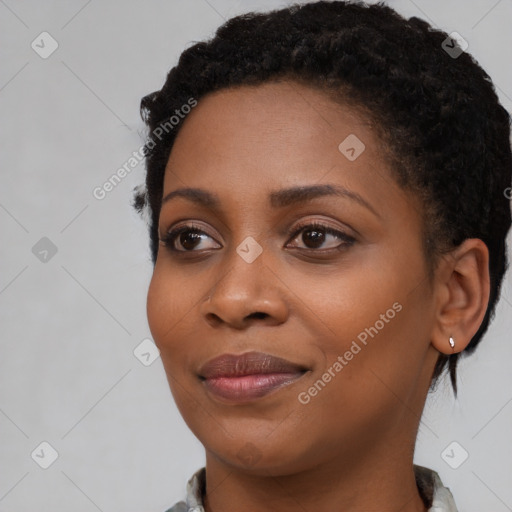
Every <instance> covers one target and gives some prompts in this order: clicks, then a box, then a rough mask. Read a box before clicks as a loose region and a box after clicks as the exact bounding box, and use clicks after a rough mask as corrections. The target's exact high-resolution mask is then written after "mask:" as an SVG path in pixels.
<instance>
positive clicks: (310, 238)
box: [292, 222, 355, 252]
mask: <svg viewBox="0 0 512 512" xmlns="http://www.w3.org/2000/svg"><path fill="white" fill-rule="evenodd" d="M297 235H299V236H297ZM292 236H293V238H294V240H299V241H301V242H302V243H303V244H304V245H305V247H303V248H304V249H307V250H317V249H319V248H320V247H322V246H323V245H324V244H325V243H326V241H329V240H332V239H334V243H333V242H331V243H329V245H328V246H327V247H325V248H324V249H326V250H327V251H328V250H330V249H338V250H341V249H344V248H346V247H348V246H350V245H352V244H353V243H354V242H355V239H354V238H353V237H351V236H349V235H347V234H346V233H343V232H342V231H338V230H337V229H333V228H331V227H330V226H327V225H325V224H321V223H317V222H315V223H310V224H307V225H305V226H301V227H299V228H298V229H297V230H296V231H295V232H294V234H293V235H292ZM336 239H337V240H338V243H336ZM340 241H341V242H340ZM296 248H298V249H301V247H296ZM320 252H322V251H320Z"/></svg>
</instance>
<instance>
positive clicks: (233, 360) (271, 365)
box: [199, 352, 307, 379]
mask: <svg viewBox="0 0 512 512" xmlns="http://www.w3.org/2000/svg"><path fill="white" fill-rule="evenodd" d="M306 370H307V368H306V367H304V366H302V365H299V364H296V363H292V362H291V361H287V360H286V359H282V358H280V357H276V356H273V355H271V354H266V353H263V352H245V353H244V354H240V355H236V354H222V355H220V356H218V357H215V358H213V359H210V360H209V361H207V362H206V363H205V364H204V365H203V366H202V367H201V369H200V370H199V376H200V377H202V378H203V379H212V378H217V377H242V376H244V375H260V374H264V373H298V372H304V371H306Z"/></svg>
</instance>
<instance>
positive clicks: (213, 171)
mask: <svg viewBox="0 0 512 512" xmlns="http://www.w3.org/2000/svg"><path fill="white" fill-rule="evenodd" d="M322 182H329V183H332V182H335V183H338V184H339V185H342V186H344V187H345V188H347V189H352V190H355V191H356V192H364V193H365V194H366V196H367V197H368V196H369V198H370V201H372V202H374V203H377V205H378V204H379V203H382V202H383V194H382V192H383V190H384V188H385V187H387V188H389V189H391V188H395V189H396V188H397V186H396V183H395V181H394V179H392V177H391V172H390V169H389V168H388V165H387V163H386V162H385V159H384V156H383V151H382V144H381V141H380V140H379V139H378V137H377V135H376V133H375V132H374V130H373V129H372V126H371V123H370V122H369V121H368V119H367V118H365V117H364V116H363V115H361V114H360V113H359V112H358V109H356V108H355V107H354V106H351V105H350V104H346V105H345V104H341V103H338V102H334V101H333V100H332V99H331V98H330V97H329V96H328V95H327V94H325V93H323V92H322V91H320V90H318V89H316V88H313V87H308V86H305V85H302V84H299V83H296V82H290V81H284V82H269V83H264V84H261V85H257V86H240V87H237V88H233V89H223V90H220V91H216V92H214V93H210V94H208V95H207V96H205V97H203V98H201V99H200V101H199V103H198V105H197V107H195V108H194V110H193V111H192V112H191V113H190V114H189V115H188V116H187V118H186V119H185V121H184V122H183V125H182V126H181V128H180V131H179V133H178V136H177V138H176V141H175V143H174V146H173V149H172V151H171V154H170V157H169V161H168V163H167V168H166V174H165V179H164V190H163V195H164V196H165V195H166V194H168V193H169V192H170V191H172V190H173V189H176V188H178V187H183V186H188V187H200V188H205V189H208V190H211V191H215V192H216V194H217V195H219V196H220V197H221V198H222V197H225V198H232V197H233V196H237V197H239V198H240V197H242V196H244V195H247V197H249V196H250V197H251V198H254V196H255V195H257V194H258V192H261V194H262V195H264V196H265V200H266V197H267V195H268V191H269V190H275V189H278V188H283V187H291V186H294V185H295V186H301V185H311V184H321V183H322ZM384 192H385V193H387V194H388V195H389V194H390V193H391V191H390V190H387V191H386V190H384ZM396 192H397V191H396V190H394V191H393V193H394V194H396Z"/></svg>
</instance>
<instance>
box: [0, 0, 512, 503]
mask: <svg viewBox="0 0 512 512" xmlns="http://www.w3.org/2000/svg"><path fill="white" fill-rule="evenodd" d="M287 3H289V2H284V1H277V0H274V1H270V0H268V1H262V0H259V1H256V0H255V1H244V2H235V1H230V0H187V1H185V0H183V1H177V0H173V1H163V0H158V1H157V0H153V1H147V2H142V1H134V0H131V1H129V2H127V1H125V2H113V1H112V0H110V1H102V2H99V1H91V0H89V1H82V0H81V1H67V2H64V1H53V2H50V1H46V2H38V1H36V0H30V1H25V2H16V1H14V0H5V1H4V0H0V29H1V30H0V56H1V62H2V66H1V68H0V108H1V111H0V115H1V120H2V123H1V130H2V132H1V140H2V143H1V147H2V158H1V166H2V171H1V176H2V186H1V188H0V221H1V238H2V243H1V244H0V258H1V262H2V263H1V272H0V326H1V338H0V343H1V358H0V512H8V511H17V512H25V511H29V510H30V511H33V510H42V511H46V510H48V511H49V510H62V511H63V510H74V511H75V512H94V511H97V510H100V511H103V512H110V511H121V510H122V511H124V512H135V511H140V510H147V511H155V512H163V510H165V509H166V508H167V507H169V506H171V505H172V504H173V503H174V502H175V501H177V500H178V499H181V498H182V497H183V496H184V491H185V483H186V480H187V479H188V478H189V477H190V475H191V474H192V472H194V471H195V470H196V469H198V468H199V467H201V466H202V465H203V463H204V454H203V449H202V446H201V445H200V443H199V442H198V441H197V440H196V439H195V438H194V437H193V436H192V434H191V433H189V431H188V429H187V427H186V426H185V424H184V422H183V420H182V419H181V417H180V415H179V413H178V412H177V410H176V408H175V405H174V403H173V400H172V397H171V394H170V391H169V389H168V385H167V381H166V378H165V374H164V371H163V368H162V364H161V360H160V359H159V358H157V359H156V360H155V361H154V362H153V363H152V364H151V365H149V366H145V365H144V364H142V362H141V361H140V360H139V359H137V358H136V357H135V356H134V353H133V351H134V349H135V348H136V347H137V346H138V345H139V344H140V343H141V341H142V340H144V339H145V338H148V337H150V332H149V328H148V325H147V319H146V310H145V300H146V291H147V286H148V283H149V279H150V276H151V269H152V267H151V263H150V260H149V249H148V238H147V233H146V227H145V224H144V221H143V220H142V219H140V218H139V217H138V216H137V215H136V214H135V212H134V211H132V209H131V207H130V205H129V203H130V200H131V196H132V189H133V187H135V186H136V185H138V184H139V183H141V182H142V181H143V178H144V168H143V164H139V165H137V166H136V167H135V168H134V169H133V170H132V171H131V172H130V173H129V174H128V176H127V177H126V178H125V179H124V180H123V181H122V182H121V183H120V184H119V185H118V186H117V187H116V188H115V189H114V190H112V191H111V192H110V193H109V194H107V196H106V197H105V198H104V199H103V200H98V199H96V198H95V197H94V196H93V193H92V192H93V190H94V188H95V187H98V186H101V185H102V184H103V183H104V182H105V181H106V180H107V179H108V178H109V177H110V176H111V175H112V174H113V173H115V172H116V170H117V169H118V168H119V167H121V166H122V165H123V164H124V163H125V162H127V160H128V159H129V158H130V156H132V153H133V152H134V151H137V150H138V149H139V148H140V146H141V144H142V142H143V139H142V135H143V133H144V131H143V130H144V126H143V123H142V121H141V119H140V117H139V102H140V98H141V97H142V96H143V95H145V94H147V93H149V92H151V91H154V90H156V89H159V88H160V87H161V86H162V84H163V81H164V79H165V76H166V73H167V71H168V70H169V69H170V68H171V67H172V65H174V63H175V62H176V59H177V57H178V56H179V54H180V53H181V51H182V50H183V49H184V48H185V47H187V46H188V45H190V44H191V42H193V41H198V40H201V39H203V38H205V37H209V36H210V35H212V34H213V31H214V30H215V28H217V26H219V25H220V24H221V23H222V22H223V21H224V19H226V18H228V17H230V16H232V15H235V14H238V13H241V12H245V11H248V10H253V9H254V10H265V9H268V8H273V7H278V6H281V5H285V4H287ZM388 3H389V5H391V6H392V7H394V8H395V9H397V10H398V11H399V12H400V13H402V14H404V15H407V16H419V17H422V18H424V19H427V20H428V21H430V22H431V23H432V24H433V25H434V26H436V27H440V28H443V29H444V30H446V31H447V32H452V31H457V32H458V33H460V34H461V35H462V36H463V37H464V38H465V39H466V40H467V41H468V43H469V48H468V51H469V52H470V53H471V54H472V55H474V56H475V58H476V59H477V60H478V61H479V62H480V63H481V64H482V66H483V67H484V68H485V69H486V70H487V71H488V72H489V74H490V75H491V77H492V78H493V80H494V81H495V84H496V86H497V90H498V93H499V96H500V99H501V101H502V103H503V105H504V106H505V107H506V108H507V109H508V110H509V111H510V110H511V109H512V100H511V98H512V68H511V66H510V50H511V49H512V31H511V30H510V22H511V21H512V3H511V2H510V0H501V1H496V0H489V1H481V2H467V1H466V2H465V1H463V0H458V1H447V0H443V1H437V0H436V1H427V0H415V1H412V0H397V1H389V2H388ZM43 31H47V32H49V33H50V34H51V36H52V37H53V38H54V39H55V40H56V41H57V42H58V45H59V46H58V48H57V50H56V51H55V52H54V53H53V54H51V55H50V56H49V57H47V58H42V57H40V55H39V54H38V53H36V51H34V50H33V49H32V47H31V43H32V41H34V40H35V41H36V43H37V42H38V41H39V45H40V47H42V46H43V45H44V49H45V51H47V50H48V49H49V48H50V43H49V40H48V39H46V40H45V42H44V43H41V42H40V41H41V37H39V35H40V34H41V33H42V32H43ZM42 50H43V48H41V49H40V51H42ZM43 237H47V238H48V239H49V240H51V242H52V244H54V246H55V247H56V249H57V252H56V254H54V255H53V256H52V253H51V252H49V253H48V255H47V256H46V261H41V258H44V253H43V252H41V251H43V250H44V248H45V247H47V246H48V244H49V242H48V241H47V240H43V241H42V242H40V240H41V239H42V238H43ZM38 243H39V244H42V246H41V245H36V244H38ZM45 244H46V245H45ZM34 246H36V249H33V247H34ZM34 252H35V253H36V254H34ZM511 304H512V291H511V278H510V275H508V276H507V282H506V284H505V291H504V296H503V298H502V300H501V301H500V304H499V307H498V311H497V315H496V319H495V321H494V323H493V325H492V328H491V329H490V331H489V333H488V334H487V335H486V339H485V340H484V343H482V346H481V348H480V350H479V351H478V352H477V353H476V354H475V355H474V356H473V357H471V358H468V359H467V360H464V361H462V363H461V366H460V372H459V384H460V387H461V390H460V398H459V400H457V401H455V400H454V399H453V397H452V393H451V390H450V387H449V386H448V383H447V380H445V381H443V382H441V384H440V386H439V389H438V390H437V392H436V393H435V394H432V395H431V396H430V397H429V400H428V403H427V407H426V411H425V415H424V417H423V421H422V424H421V426H420V432H419V437H418V443H417V450H416V457H415V462H416V463H418V464H422V465H426V466H429V467H432V468H434V469H436V470H437V471H438V472H439V474H440V476H441V478H442V479H443V481H444V482H445V485H447V486H449V487H450V489H451V490H452V492H453V494H454V496H455V500H456V502H457V505H458V507H459V511H466V512H477V511H481V510H486V511H490V510H492V511H493V512H505V511H509V510H512V485H511V484H512V444H511V442H510V432H511V424H512V404H511V401H512V386H511V383H512V377H511V372H510V369H509V368H510V361H511V360H512V344H510V343H509V341H510V331H511V328H512V315H511V307H512V305H511ZM43 441H46V442H48V443H50V445H51V446H52V447H53V448H54V449H55V450H56V451H57V452H58V458H57V459H56V460H55V462H54V463H53V464H52V465H51V466H50V467H48V468H47V469H42V468H41V467H40V466H39V464H41V463H44V462H45V460H46V462H48V461H49V457H50V456H51V454H50V451H49V450H48V448H44V446H43V447H42V448H38V447H39V445H40V443H41V442H43ZM453 441H456V442H457V443H458V445H452V446H451V447H449V445H450V443H452V442H453ZM447 447H449V448H448V451H447V452H446V451H445V449H446V448H447ZM36 448H38V449H37V450H36ZM452 449H453V451H451V450H452ZM462 449H464V450H466V451H467V452H468V453H469V457H468V459H467V460H466V461H464V462H463V463H462V464H461V465H460V466H459V467H458V468H457V469H453V468H452V467H450V465H449V464H448V463H447V462H446V461H447V460H448V458H447V457H446V454H447V453H448V454H449V456H450V457H449V459H450V462H451V463H452V465H454V462H453V461H455V462H457V461H459V462H460V460H462V457H463V455H464V452H463V451H462ZM34 450H36V451H35V452H34ZM33 452H34V453H35V455H34V456H33V457H32V456H31V454H32V453H33ZM443 453H444V454H445V455H444V457H443V455H442V454H443ZM36 462H37V463H36Z"/></svg>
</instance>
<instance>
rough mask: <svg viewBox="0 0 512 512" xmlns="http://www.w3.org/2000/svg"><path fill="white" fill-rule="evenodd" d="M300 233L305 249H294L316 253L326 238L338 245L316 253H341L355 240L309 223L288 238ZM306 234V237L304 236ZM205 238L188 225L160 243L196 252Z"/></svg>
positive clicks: (196, 228)
mask: <svg viewBox="0 0 512 512" xmlns="http://www.w3.org/2000/svg"><path fill="white" fill-rule="evenodd" d="M300 233H302V242H303V243H304V244H306V247H303V248H301V247H294V248H297V249H305V250H313V251H316V250H317V249H318V248H319V247H320V246H322V245H324V244H325V242H326V240H327V239H328V237H331V238H333V239H338V243H337V244H336V243H334V245H333V244H332V243H331V244H330V245H331V246H330V247H327V248H325V250H322V251H316V252H330V250H338V251H341V250H343V249H346V248H348V247H349V246H351V245H352V244H353V243H354V242H355V238H353V237H351V236H350V235H347V234H346V233H343V232H342V231H339V230H337V229H334V228H331V227H330V226H328V225H326V224H322V223H320V222H310V223H308V224H304V225H302V226H299V227H298V228H297V229H296V230H295V231H294V232H293V234H292V235H290V236H291V237H293V240H294V241H295V240H299V239H300V238H301V237H299V236H298V235H299V234H300ZM306 234H307V236H304V235H306ZM205 238H212V237H211V236H210V235H208V234H207V233H205V231H204V230H202V229H201V228H200V227H199V226H197V225H194V224H188V225H185V226H180V227H178V228H176V229H173V230H172V231H169V232H168V233H167V234H166V235H165V236H163V237H162V238H161V239H160V243H161V244H162V245H164V246H165V247H167V248H168V249H169V250H171V251H174V252H181V253H186V252H198V251H199V250H200V249H203V250H205V249H208V247H206V248H204V247H203V248H201V247H200V249H197V247H198V246H200V244H201V242H202V241H203V240H204V239H205ZM212 248H213V249H217V248H219V246H217V247H210V249H212Z"/></svg>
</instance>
